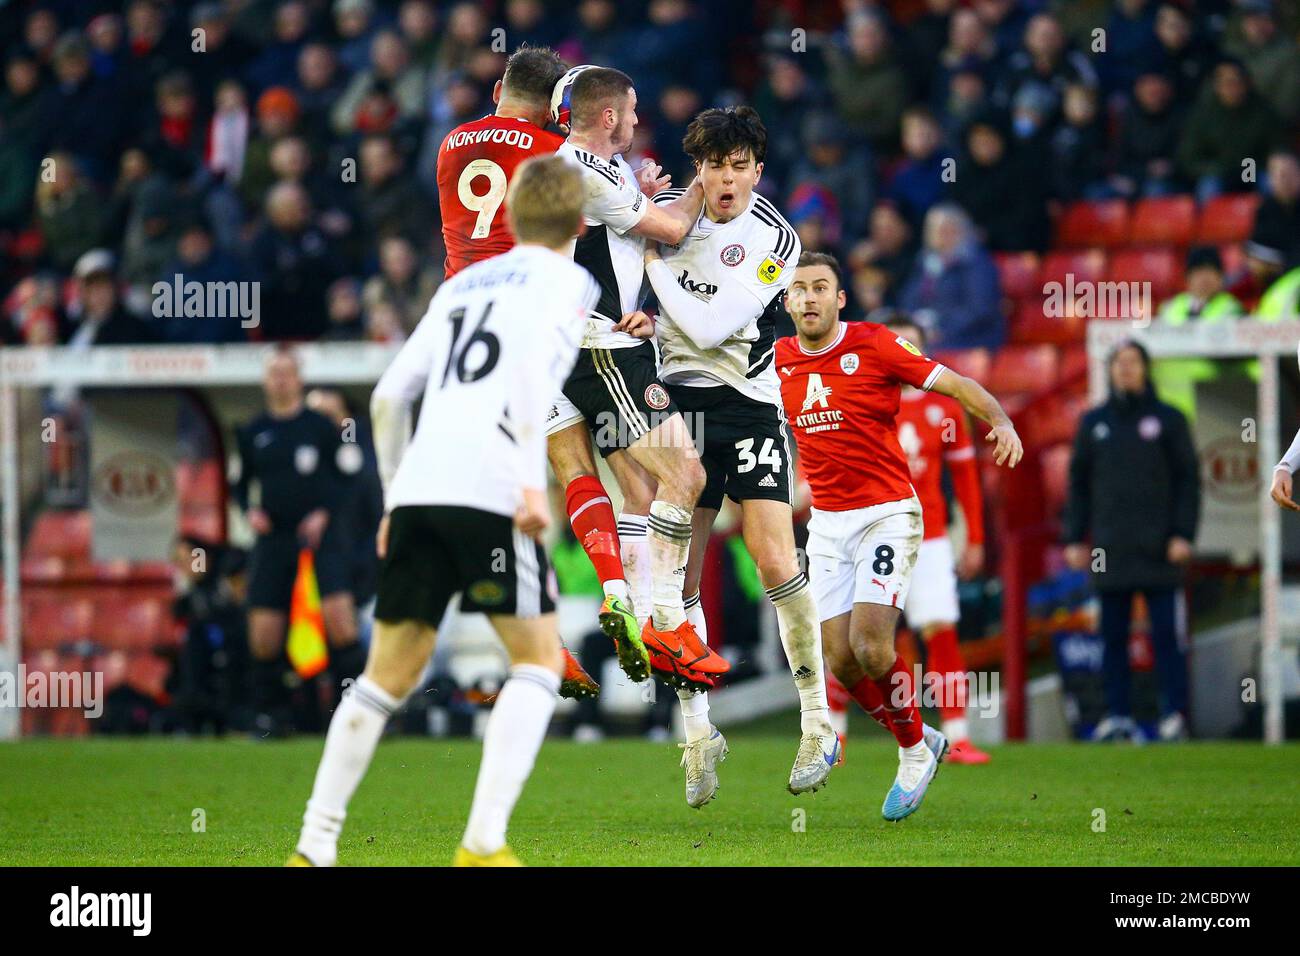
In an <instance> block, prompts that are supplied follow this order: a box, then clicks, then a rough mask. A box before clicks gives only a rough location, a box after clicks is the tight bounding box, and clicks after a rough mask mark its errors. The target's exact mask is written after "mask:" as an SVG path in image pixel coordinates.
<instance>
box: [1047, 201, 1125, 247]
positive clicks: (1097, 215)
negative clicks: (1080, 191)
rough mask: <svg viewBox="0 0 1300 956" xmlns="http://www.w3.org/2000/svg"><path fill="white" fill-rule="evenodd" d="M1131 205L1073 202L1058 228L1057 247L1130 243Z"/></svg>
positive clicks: (1106, 202) (1122, 203)
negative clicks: (1129, 212)
mask: <svg viewBox="0 0 1300 956" xmlns="http://www.w3.org/2000/svg"><path fill="white" fill-rule="evenodd" d="M1128 231H1129V215H1128V203H1126V202H1125V201H1124V200H1122V199H1107V200H1105V201H1103V202H1076V203H1071V204H1070V205H1069V206H1067V207H1066V208H1065V212H1064V213H1062V214H1061V218H1060V220H1059V221H1058V222H1057V228H1056V245H1058V246H1070V247H1075V248H1080V247H1092V246H1102V247H1105V248H1113V247H1114V246H1122V245H1124V243H1125V242H1127V241H1128Z"/></svg>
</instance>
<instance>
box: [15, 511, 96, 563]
mask: <svg viewBox="0 0 1300 956" xmlns="http://www.w3.org/2000/svg"><path fill="white" fill-rule="evenodd" d="M26 550H27V554H28V555H29V556H31V557H50V556H54V557H61V558H80V557H85V556H87V555H89V554H90V512H89V511H43V512H41V513H40V514H39V515H37V517H36V522H35V523H34V524H33V525H32V531H31V535H30V537H29V538H28V540H27V549H26Z"/></svg>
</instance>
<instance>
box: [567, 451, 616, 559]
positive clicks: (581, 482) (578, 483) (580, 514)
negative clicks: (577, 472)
mask: <svg viewBox="0 0 1300 956" xmlns="http://www.w3.org/2000/svg"><path fill="white" fill-rule="evenodd" d="M564 507H565V509H566V510H567V511H568V512H569V524H571V525H572V526H573V534H574V536H575V537H576V538H577V539H578V540H579V541H580V542H581V543H582V549H583V550H584V551H586V552H587V557H588V558H589V559H590V560H591V566H592V567H593V568H595V569H596V576H597V577H598V578H600V583H601V584H604V583H605V582H607V581H622V580H623V556H622V555H621V554H620V553H619V550H618V520H617V519H616V518H615V517H614V508H613V506H612V505H611V504H610V503H609V495H607V494H606V493H605V486H604V485H602V484H601V483H600V479H599V478H596V477H594V476H593V475H581V476H579V477H577V478H574V479H573V481H571V482H569V487H568V488H566V489H565V490H564Z"/></svg>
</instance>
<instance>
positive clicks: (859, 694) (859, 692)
mask: <svg viewBox="0 0 1300 956" xmlns="http://www.w3.org/2000/svg"><path fill="white" fill-rule="evenodd" d="M849 693H850V694H851V695H852V697H853V699H854V700H856V701H857V702H858V706H859V707H861V708H862V709H863V710H865V711H866V712H867V716H868V717H870V718H871V719H872V720H874V721H875V722H876V723H878V724H879V725H880V726H881V727H884V728H885V729H886V730H888V731H889V732H890V733H891V734H892V733H893V732H894V728H893V726H892V725H891V724H890V723H889V711H887V710H885V702H884V700H883V699H882V698H881V696H880V688H879V687H877V686H876V682H875V681H873V680H872V679H871V678H870V677H864V678H862V680H860V681H858V682H857V683H856V684H854V685H853V689H852V690H850V691H849Z"/></svg>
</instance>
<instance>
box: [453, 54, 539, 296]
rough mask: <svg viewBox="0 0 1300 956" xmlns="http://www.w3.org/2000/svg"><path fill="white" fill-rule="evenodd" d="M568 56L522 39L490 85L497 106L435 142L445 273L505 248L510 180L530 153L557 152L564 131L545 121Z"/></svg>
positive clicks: (509, 238) (508, 239)
mask: <svg viewBox="0 0 1300 956" xmlns="http://www.w3.org/2000/svg"><path fill="white" fill-rule="evenodd" d="M564 71H565V65H564V61H563V60H561V59H560V58H559V56H557V55H556V53H555V52H554V51H553V50H550V49H548V48H546V47H529V46H527V45H525V46H521V47H520V48H519V49H518V50H516V51H515V52H514V53H513V54H512V55H511V57H510V59H509V60H508V61H507V62H506V72H505V75H504V76H503V77H502V78H501V79H499V80H497V83H496V87H495V88H494V89H493V90H492V102H494V103H495V104H496V107H497V108H496V112H495V113H493V114H491V115H490V116H484V117H482V118H481V119H476V120H471V121H470V122H468V123H462V124H461V125H459V126H457V127H456V128H455V129H453V130H452V131H451V132H450V133H448V134H447V135H446V137H444V138H443V141H442V145H441V146H440V147H439V148H438V208H439V211H440V212H441V214H442V240H443V244H444V245H445V246H446V247H447V265H446V272H447V278H448V279H450V278H451V277H452V276H454V275H455V274H456V273H457V272H459V271H460V270H461V269H463V268H465V267H466V266H467V265H469V264H470V263H472V262H478V261H479V260H481V259H488V258H491V257H492V256H496V255H500V254H501V253H503V252H506V251H507V250H508V249H510V248H511V247H512V246H513V245H514V244H515V240H514V236H512V235H511V234H510V229H509V228H508V227H507V226H506V215H505V213H506V205H505V203H506V187H508V186H509V185H510V179H511V177H512V176H513V175H514V172H515V169H516V168H517V167H518V166H519V164H520V163H522V162H523V161H524V160H525V159H528V158H529V157H530V156H540V155H548V154H550V153H553V152H555V151H556V150H557V149H558V148H559V146H560V144H561V143H563V142H564V137H563V136H561V135H560V134H559V133H553V132H551V131H550V130H548V129H546V128H545V127H546V123H547V120H548V119H549V118H550V112H551V90H552V89H553V88H554V87H555V83H556V81H557V80H559V78H560V77H561V76H563V75H564Z"/></svg>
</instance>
